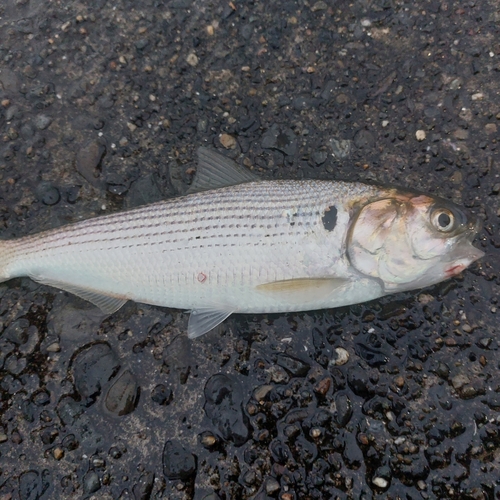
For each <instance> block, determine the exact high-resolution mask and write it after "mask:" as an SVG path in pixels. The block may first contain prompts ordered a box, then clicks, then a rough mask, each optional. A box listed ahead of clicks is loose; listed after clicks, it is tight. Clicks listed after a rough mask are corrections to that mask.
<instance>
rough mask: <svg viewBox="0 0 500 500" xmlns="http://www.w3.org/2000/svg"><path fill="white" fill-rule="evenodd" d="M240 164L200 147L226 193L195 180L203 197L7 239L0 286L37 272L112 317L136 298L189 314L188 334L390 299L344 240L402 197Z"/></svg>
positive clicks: (1, 249) (205, 165)
mask: <svg viewBox="0 0 500 500" xmlns="http://www.w3.org/2000/svg"><path fill="white" fill-rule="evenodd" d="M238 168H239V167H238V166H235V165H233V164H232V163H230V160H228V159H225V158H224V157H220V156H219V155H217V154H216V153H213V152H210V151H208V150H202V151H201V153H200V167H199V170H201V173H200V176H201V178H205V181H204V182H205V187H206V186H208V187H210V188H214V187H218V186H217V185H216V186H214V183H215V181H214V180H213V179H214V178H217V179H218V181H217V182H222V184H223V185H222V187H219V188H218V189H208V190H204V185H203V183H200V182H198V186H197V188H198V189H200V192H195V193H193V194H189V195H186V196H183V197H178V198H174V199H171V200H166V201H163V202H158V203H155V204H152V205H148V206H145V207H140V208H136V209H133V210H130V211H127V212H122V213H117V214H111V215H106V216H102V217H97V218H95V219H90V220H86V221H82V222H78V223H75V224H72V225H69V226H66V227H62V228H58V229H53V230H50V231H46V232H42V233H39V234H36V235H32V236H26V237H24V238H20V239H17V240H12V241H4V242H1V244H0V279H1V280H7V279H10V278H13V277H18V276H29V277H31V278H32V279H34V280H35V281H38V282H40V283H44V284H48V285H52V286H56V287H58V288H61V289H63V290H66V291H69V292H72V293H74V294H76V295H79V296H80V297H83V298H85V299H88V300H90V301H92V302H93V303H95V304H97V305H98V306H99V307H101V309H103V310H104V311H105V312H107V313H112V312H114V311H115V310H117V309H118V308H119V307H120V306H121V305H123V303H124V302H126V300H129V299H132V300H135V301H138V302H144V303H148V304H153V305H158V306H167V307H174V308H179V309H190V310H192V314H191V318H190V323H189V334H190V336H197V335H200V334H202V333H205V332H206V331H208V330H209V329H211V328H212V327H213V326H215V325H216V324H218V323H220V322H221V321H223V320H224V318H225V317H227V316H228V315H229V314H231V313H233V312H246V313H265V312H285V311H297V310H304V309H318V308H324V307H336V306H342V305H347V304H352V303H356V302H360V301H364V300H370V299H372V298H375V297H379V296H381V295H383V294H385V293H386V292H385V291H384V285H383V283H382V282H381V280H380V279H378V278H377V277H376V276H370V275H367V274H366V273H361V272H360V271H359V270H358V269H357V268H356V267H355V266H353V265H352V263H351V262H350V259H349V256H348V252H347V239H348V237H349V234H350V233H349V231H351V229H350V228H351V226H352V222H353V217H355V216H356V213H357V211H359V207H362V206H363V205H365V204H367V203H368V202H369V200H372V199H381V198H385V197H391V196H393V195H394V192H395V191H394V190H391V189H384V188H380V187H377V186H369V185H366V184H362V183H348V182H339V181H322V180H301V181H293V180H282V181H252V180H251V179H252V178H253V177H251V174H249V173H248V172H239V171H238ZM238 182H240V183H238ZM241 182H242V183H241ZM384 207H385V206H384ZM386 208H387V209H390V208H391V206H390V203H389V205H388V207H386ZM381 227H382V226H381ZM375 229H377V228H376V227H375ZM369 242H370V240H368V243H367V244H369ZM363 262H364V261H363ZM363 262H362V263H363Z"/></svg>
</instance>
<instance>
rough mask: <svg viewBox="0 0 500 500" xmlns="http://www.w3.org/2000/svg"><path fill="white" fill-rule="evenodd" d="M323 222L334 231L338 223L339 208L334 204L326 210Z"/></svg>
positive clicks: (325, 226)
mask: <svg viewBox="0 0 500 500" xmlns="http://www.w3.org/2000/svg"><path fill="white" fill-rule="evenodd" d="M321 222H323V227H324V228H325V229H326V230H327V231H333V230H334V229H335V226H336V225H337V209H336V208H335V207H334V206H333V205H332V206H331V207H328V208H327V209H326V210H325V213H324V214H323V217H322V218H321Z"/></svg>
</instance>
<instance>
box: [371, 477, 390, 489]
mask: <svg viewBox="0 0 500 500" xmlns="http://www.w3.org/2000/svg"><path fill="white" fill-rule="evenodd" d="M372 482H373V484H374V485H375V486H378V487H379V488H387V486H389V481H387V479H384V478H383V477H374V478H373V480H372Z"/></svg>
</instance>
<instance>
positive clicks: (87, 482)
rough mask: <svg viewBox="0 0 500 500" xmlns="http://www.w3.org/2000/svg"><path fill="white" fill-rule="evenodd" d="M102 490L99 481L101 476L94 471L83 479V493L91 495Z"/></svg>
mask: <svg viewBox="0 0 500 500" xmlns="http://www.w3.org/2000/svg"><path fill="white" fill-rule="evenodd" d="M100 489H101V481H100V480H99V476H98V475H97V474H96V473H95V472H93V471H90V472H87V474H85V477H84V478H83V493H84V494H85V495H91V494H92V493H95V492H96V491H99V490H100Z"/></svg>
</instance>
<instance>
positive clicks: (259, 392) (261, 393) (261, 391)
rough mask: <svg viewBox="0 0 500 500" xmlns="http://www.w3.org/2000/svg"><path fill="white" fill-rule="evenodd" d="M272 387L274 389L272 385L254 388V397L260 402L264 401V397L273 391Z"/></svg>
mask: <svg viewBox="0 0 500 500" xmlns="http://www.w3.org/2000/svg"><path fill="white" fill-rule="evenodd" d="M272 389H273V386H272V385H261V386H259V387H257V388H256V389H255V390H254V392H253V397H254V399H255V400H256V401H258V402H259V403H260V402H261V401H264V399H265V398H266V396H267V395H268V394H269V392H271V390H272Z"/></svg>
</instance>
